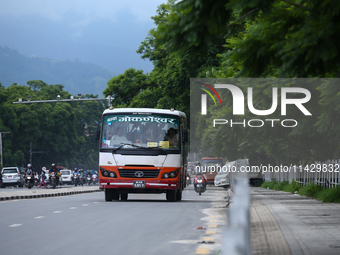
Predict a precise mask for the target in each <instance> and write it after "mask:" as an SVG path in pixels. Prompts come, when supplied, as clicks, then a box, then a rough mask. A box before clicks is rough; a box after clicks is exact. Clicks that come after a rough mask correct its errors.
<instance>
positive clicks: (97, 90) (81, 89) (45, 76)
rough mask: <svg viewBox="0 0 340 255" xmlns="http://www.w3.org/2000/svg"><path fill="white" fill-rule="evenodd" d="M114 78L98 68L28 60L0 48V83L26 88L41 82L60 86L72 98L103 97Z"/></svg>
mask: <svg viewBox="0 0 340 255" xmlns="http://www.w3.org/2000/svg"><path fill="white" fill-rule="evenodd" d="M112 77H113V74H112V73H111V72H110V71H109V70H107V69H105V68H103V67H100V66H97V65H95V64H91V63H82V62H80V61H77V60H75V61H69V60H66V61H61V60H57V59H48V58H39V57H33V56H31V57H27V56H24V55H22V54H20V53H19V52H17V51H15V50H13V49H10V48H8V47H2V46H0V82H1V84H2V85H3V86H5V87H8V86H9V85H11V84H12V83H17V84H20V85H26V82H27V81H29V80H43V81H45V82H46V83H48V84H63V85H64V86H65V89H66V90H67V91H68V92H69V93H71V94H73V95H77V94H83V95H85V94H94V95H99V96H100V97H101V96H102V92H103V90H104V89H105V87H106V83H107V81H108V80H109V79H110V78H112Z"/></svg>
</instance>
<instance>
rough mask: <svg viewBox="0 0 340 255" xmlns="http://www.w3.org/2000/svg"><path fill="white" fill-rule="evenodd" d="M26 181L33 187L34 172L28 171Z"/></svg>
mask: <svg viewBox="0 0 340 255" xmlns="http://www.w3.org/2000/svg"><path fill="white" fill-rule="evenodd" d="M25 183H26V186H27V188H29V189H30V188H32V187H33V185H34V180H33V174H32V173H27V174H26V177H25Z"/></svg>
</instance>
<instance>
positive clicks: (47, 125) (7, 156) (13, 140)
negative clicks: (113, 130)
mask: <svg viewBox="0 0 340 255" xmlns="http://www.w3.org/2000/svg"><path fill="white" fill-rule="evenodd" d="M63 87H64V86H63V85H60V84H57V85H48V84H46V83H45V82H43V81H41V80H31V81H28V82H27V86H23V85H17V84H13V85H11V86H9V87H7V88H4V87H3V86H0V131H9V132H10V134H6V135H3V158H4V166H25V165H26V164H27V163H28V162H29V160H30V155H29V153H28V151H29V150H30V148H31V147H30V146H31V145H32V151H42V152H48V153H44V154H41V153H36V154H32V163H33V166H34V167H35V168H36V169H37V170H39V169H41V167H42V166H46V167H50V165H51V163H56V164H57V165H62V166H65V167H72V166H73V165H76V164H83V165H86V166H87V167H88V168H91V169H97V165H98V150H97V146H96V142H95V141H94V140H93V134H94V133H95V130H96V128H97V127H98V125H99V124H100V120H101V114H102V111H103V109H104V105H103V104H102V103H100V102H97V101H89V102H86V101H84V102H70V103H68V102H67V103H66V102H57V103H35V104H13V102H17V101H18V98H23V100H26V97H27V96H30V97H31V100H48V99H55V98H56V95H60V96H61V98H62V99H66V98H69V97H70V95H71V94H69V93H68V92H67V91H64V90H63ZM84 97H91V98H92V97H95V96H93V95H85V96H83V98H84Z"/></svg>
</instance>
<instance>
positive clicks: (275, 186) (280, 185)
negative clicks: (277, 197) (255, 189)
mask: <svg viewBox="0 0 340 255" xmlns="http://www.w3.org/2000/svg"><path fill="white" fill-rule="evenodd" d="M287 184H289V182H288V181H283V182H278V183H276V184H275V185H274V187H273V189H275V190H283V188H284V186H285V185H287Z"/></svg>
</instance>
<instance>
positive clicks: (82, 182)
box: [79, 175, 85, 186]
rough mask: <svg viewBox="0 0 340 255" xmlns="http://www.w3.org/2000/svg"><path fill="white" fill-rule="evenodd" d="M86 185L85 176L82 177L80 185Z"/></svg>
mask: <svg viewBox="0 0 340 255" xmlns="http://www.w3.org/2000/svg"><path fill="white" fill-rule="evenodd" d="M84 184H85V176H84V175H80V177H79V185H81V186H83V185H84Z"/></svg>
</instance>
